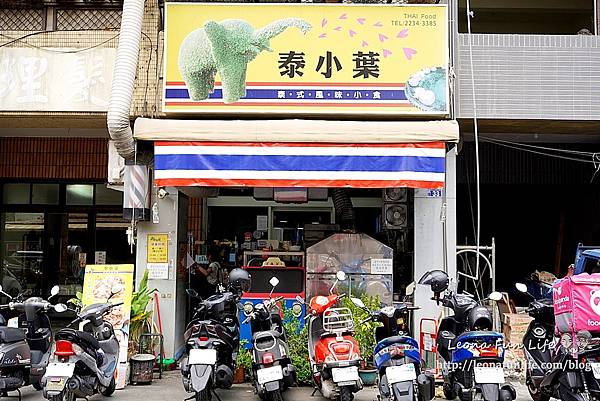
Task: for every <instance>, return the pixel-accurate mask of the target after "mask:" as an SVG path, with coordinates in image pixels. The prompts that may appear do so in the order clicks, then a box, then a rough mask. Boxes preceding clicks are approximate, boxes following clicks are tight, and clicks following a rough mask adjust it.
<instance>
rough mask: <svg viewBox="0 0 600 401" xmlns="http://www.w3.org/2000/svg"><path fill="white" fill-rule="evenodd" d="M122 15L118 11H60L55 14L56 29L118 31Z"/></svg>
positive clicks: (75, 9) (74, 9)
mask: <svg viewBox="0 0 600 401" xmlns="http://www.w3.org/2000/svg"><path fill="white" fill-rule="evenodd" d="M122 14H123V12H122V10H120V9H77V8H72V9H60V10H57V13H56V29H57V30H59V31H72V30H81V29H93V30H95V29H119V28H120V26H121V15H122Z"/></svg>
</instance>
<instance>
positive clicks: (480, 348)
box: [419, 270, 517, 401]
mask: <svg viewBox="0 0 600 401" xmlns="http://www.w3.org/2000/svg"><path fill="white" fill-rule="evenodd" d="M449 281H450V280H449V278H448V275H447V274H446V273H445V272H443V271H441V270H431V271H429V272H427V273H425V275H423V277H421V279H420V280H419V284H424V285H429V286H430V287H431V290H432V291H433V293H434V297H433V298H432V299H433V300H434V301H436V302H437V303H438V304H440V303H441V304H442V305H443V306H445V307H447V308H450V309H451V310H452V311H454V315H453V316H447V317H445V318H443V319H442V320H441V322H440V325H439V327H438V338H437V349H438V355H439V356H440V358H441V359H442V361H441V362H442V374H443V376H444V385H443V390H444V396H445V397H446V398H447V399H449V400H452V399H454V398H456V396H457V395H458V397H459V398H460V400H461V401H471V400H473V398H474V396H475V395H476V394H481V397H482V398H483V400H484V401H512V400H514V399H515V398H516V396H517V394H516V391H515V389H514V387H513V386H512V385H510V384H508V383H506V382H505V380H504V367H503V363H504V336H503V335H502V334H501V333H498V332H495V331H493V323H492V315H491V313H490V311H489V310H488V309H487V308H486V307H485V306H483V305H482V304H481V303H480V302H478V301H476V300H475V298H474V297H473V296H472V295H469V294H456V293H453V292H452V291H449V292H446V293H445V295H444V296H443V297H442V298H440V295H441V294H442V293H444V292H445V291H446V290H447V289H448V285H449ZM488 299H491V300H493V301H499V300H500V299H502V294H500V293H499V292H492V293H491V294H490V295H489V297H488Z"/></svg>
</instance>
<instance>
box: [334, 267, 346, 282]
mask: <svg viewBox="0 0 600 401" xmlns="http://www.w3.org/2000/svg"><path fill="white" fill-rule="evenodd" d="M335 277H336V278H337V279H338V280H339V281H344V280H346V273H345V272H344V271H342V270H340V271H338V272H337V273H336V274H335Z"/></svg>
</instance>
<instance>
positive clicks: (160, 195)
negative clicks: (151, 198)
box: [156, 187, 169, 199]
mask: <svg viewBox="0 0 600 401" xmlns="http://www.w3.org/2000/svg"><path fill="white" fill-rule="evenodd" d="M167 195H169V193H168V192H167V190H166V189H165V188H164V187H160V188H158V191H157V192H156V196H158V199H163V198H164V197H165V196H167Z"/></svg>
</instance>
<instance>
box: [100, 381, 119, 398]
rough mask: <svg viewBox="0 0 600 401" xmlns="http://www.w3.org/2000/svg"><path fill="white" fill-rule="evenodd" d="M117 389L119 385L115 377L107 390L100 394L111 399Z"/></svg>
mask: <svg viewBox="0 0 600 401" xmlns="http://www.w3.org/2000/svg"><path fill="white" fill-rule="evenodd" d="M116 388H117V384H116V383H115V378H114V377H113V378H112V380H111V381H110V384H109V385H108V387H106V388H105V389H102V390H100V393H101V394H102V395H103V396H105V397H110V396H111V395H112V394H113V393H114V392H115V389H116Z"/></svg>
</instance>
